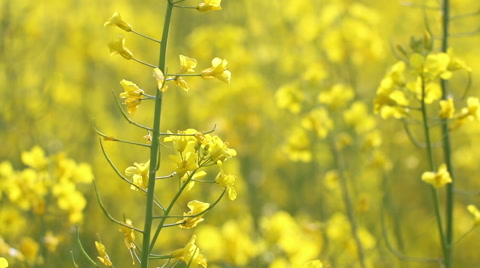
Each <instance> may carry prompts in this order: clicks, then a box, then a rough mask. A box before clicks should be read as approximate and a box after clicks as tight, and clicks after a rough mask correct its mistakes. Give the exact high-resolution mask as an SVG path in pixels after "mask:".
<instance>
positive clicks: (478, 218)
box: [467, 205, 480, 226]
mask: <svg viewBox="0 0 480 268" xmlns="http://www.w3.org/2000/svg"><path fill="white" fill-rule="evenodd" d="M467 210H468V212H470V213H471V214H472V215H473V225H475V226H478V225H480V211H479V210H478V208H477V207H476V206H475V205H468V206H467Z"/></svg>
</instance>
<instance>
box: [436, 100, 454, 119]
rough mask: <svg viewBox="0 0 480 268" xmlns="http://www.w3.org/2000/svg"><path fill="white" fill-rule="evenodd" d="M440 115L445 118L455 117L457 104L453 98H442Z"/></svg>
mask: <svg viewBox="0 0 480 268" xmlns="http://www.w3.org/2000/svg"><path fill="white" fill-rule="evenodd" d="M439 104H440V117H441V118H443V119H447V118H453V115H454V113H455V106H454V105H453V99H452V98H448V99H446V100H440V102H439Z"/></svg>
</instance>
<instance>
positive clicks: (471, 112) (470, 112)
mask: <svg viewBox="0 0 480 268" xmlns="http://www.w3.org/2000/svg"><path fill="white" fill-rule="evenodd" d="M479 107H480V100H479V99H478V98H477V97H468V99H467V107H466V108H463V109H462V111H461V116H460V117H461V118H465V117H468V118H471V119H480V109H479Z"/></svg>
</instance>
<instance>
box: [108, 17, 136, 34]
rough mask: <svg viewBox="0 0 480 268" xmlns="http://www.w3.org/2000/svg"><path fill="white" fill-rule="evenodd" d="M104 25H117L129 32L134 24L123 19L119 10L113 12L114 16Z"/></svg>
mask: <svg viewBox="0 0 480 268" xmlns="http://www.w3.org/2000/svg"><path fill="white" fill-rule="evenodd" d="M103 26H117V27H118V28H120V29H122V30H125V31H127V32H130V31H132V26H131V25H130V24H128V23H127V22H125V21H124V20H122V17H120V14H119V13H118V12H115V13H113V15H112V17H111V18H110V19H108V20H107V22H105V24H103Z"/></svg>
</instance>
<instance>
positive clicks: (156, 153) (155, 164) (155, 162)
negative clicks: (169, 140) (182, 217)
mask: <svg viewBox="0 0 480 268" xmlns="http://www.w3.org/2000/svg"><path fill="white" fill-rule="evenodd" d="M172 11H173V4H172V3H171V2H170V1H168V3H167V8H166V11H165V22H164V24H163V34H162V43H161V44H160V59H159V63H158V68H159V69H160V70H161V71H162V72H164V73H165V72H166V56H167V44H168V34H169V30H170V21H171V18H172ZM156 92H157V93H156V97H155V115H154V119H153V130H152V145H151V149H150V170H149V173H148V177H149V178H150V179H149V180H148V191H147V198H146V200H145V203H146V204H145V224H144V228H143V244H142V249H143V251H142V257H141V261H142V265H141V267H142V268H148V267H149V265H148V262H149V259H150V251H151V249H152V248H153V245H154V244H155V241H150V236H151V232H152V222H153V207H154V202H153V201H154V197H155V182H156V180H155V177H156V175H155V174H156V172H157V170H158V168H159V167H160V119H161V113H162V100H163V92H162V91H161V90H156ZM167 211H169V210H166V211H165V213H166V212H167Z"/></svg>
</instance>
